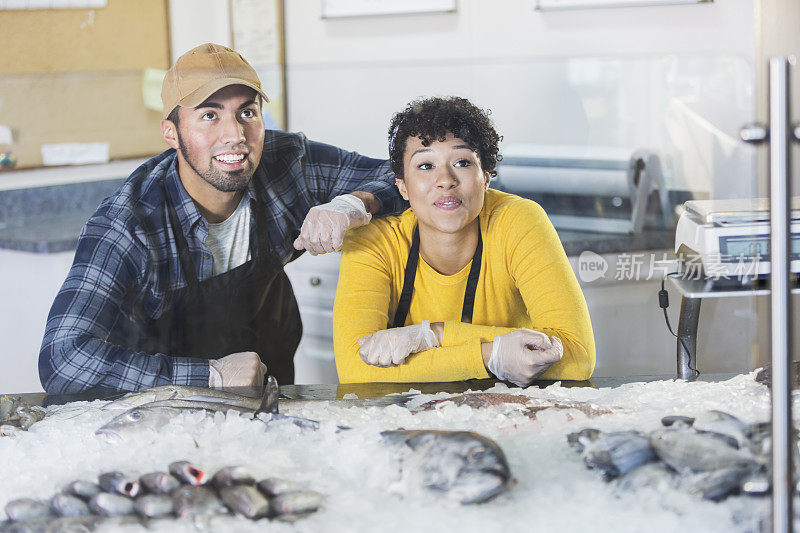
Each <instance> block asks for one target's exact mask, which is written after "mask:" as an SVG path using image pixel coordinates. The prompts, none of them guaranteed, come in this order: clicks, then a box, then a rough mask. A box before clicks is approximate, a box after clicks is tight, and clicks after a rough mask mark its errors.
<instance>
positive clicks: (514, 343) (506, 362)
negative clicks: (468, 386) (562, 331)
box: [487, 329, 564, 387]
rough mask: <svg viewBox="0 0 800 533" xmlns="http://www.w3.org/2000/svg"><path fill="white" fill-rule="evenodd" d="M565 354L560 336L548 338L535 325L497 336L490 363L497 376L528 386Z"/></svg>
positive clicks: (492, 371) (493, 343) (491, 369)
mask: <svg viewBox="0 0 800 533" xmlns="http://www.w3.org/2000/svg"><path fill="white" fill-rule="evenodd" d="M563 355H564V346H563V345H562V344H561V339H559V338H558V337H550V338H548V337H547V335H545V334H544V333H540V332H538V331H534V330H532V329H517V330H514V331H512V332H511V333H506V334H505V335H500V336H498V337H495V338H494V340H493V341H492V355H491V357H490V358H489V364H488V365H487V366H488V367H489V371H490V372H491V373H492V374H494V375H495V376H497V377H498V379H502V380H504V381H510V382H511V383H514V384H515V385H519V386H520V387H527V386H528V385H530V383H531V381H533V380H534V378H536V376H538V375H539V374H541V373H542V372H544V371H545V370H547V369H548V368H550V365H552V364H553V363H557V362H558V361H560V360H561V357H562V356H563Z"/></svg>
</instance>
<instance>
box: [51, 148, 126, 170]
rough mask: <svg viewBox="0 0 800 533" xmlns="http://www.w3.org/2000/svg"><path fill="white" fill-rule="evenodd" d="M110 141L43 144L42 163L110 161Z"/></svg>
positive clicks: (67, 163)
mask: <svg viewBox="0 0 800 533" xmlns="http://www.w3.org/2000/svg"><path fill="white" fill-rule="evenodd" d="M110 150H111V145H110V144H109V143H59V144H43V145H42V163H43V164H44V165H45V166H54V165H87V164H90V163H108V159H109V152H110Z"/></svg>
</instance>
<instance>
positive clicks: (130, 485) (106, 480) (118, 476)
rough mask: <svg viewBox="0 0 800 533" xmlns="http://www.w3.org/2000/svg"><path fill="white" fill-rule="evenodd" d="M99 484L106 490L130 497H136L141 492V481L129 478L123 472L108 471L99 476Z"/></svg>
mask: <svg viewBox="0 0 800 533" xmlns="http://www.w3.org/2000/svg"><path fill="white" fill-rule="evenodd" d="M97 484H98V485H100V488H101V489H103V490H104V491H106V492H111V493H116V494H121V495H123V496H127V497H129V498H135V497H136V495H137V494H139V489H140V487H139V482H138V481H137V480H135V479H129V478H128V477H127V476H126V475H125V474H123V473H122V472H106V473H105V474H100V476H99V477H98V478H97Z"/></svg>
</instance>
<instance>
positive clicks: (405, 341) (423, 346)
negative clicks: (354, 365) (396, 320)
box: [358, 320, 439, 366]
mask: <svg viewBox="0 0 800 533" xmlns="http://www.w3.org/2000/svg"><path fill="white" fill-rule="evenodd" d="M358 345H359V346H360V347H361V348H359V350H358V355H360V356H361V359H362V360H363V361H364V362H365V363H367V364H368V365H374V366H390V365H399V364H400V363H402V362H403V359H405V358H406V357H408V356H409V355H411V354H412V353H417V352H424V351H425V350H430V349H431V348H438V347H439V340H438V339H437V338H436V334H435V333H434V332H433V330H432V329H431V323H430V321H429V320H423V321H422V323H420V324H414V325H411V326H404V327H402V328H391V329H384V330H381V331H376V332H375V333H370V334H369V335H365V336H363V337H361V338H360V339H358Z"/></svg>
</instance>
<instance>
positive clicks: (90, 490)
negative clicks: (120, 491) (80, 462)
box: [64, 480, 103, 501]
mask: <svg viewBox="0 0 800 533" xmlns="http://www.w3.org/2000/svg"><path fill="white" fill-rule="evenodd" d="M64 490H66V491H67V492H68V493H70V494H72V495H73V496H77V497H78V498H81V499H83V500H86V501H89V500H91V499H92V498H93V497H94V496H97V495H98V494H100V493H101V492H102V491H103V489H101V488H100V485H98V484H97V483H92V482H91V481H81V480H78V481H73V482H72V483H70V484H69V485H67V486H66V487H65V488H64Z"/></svg>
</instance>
